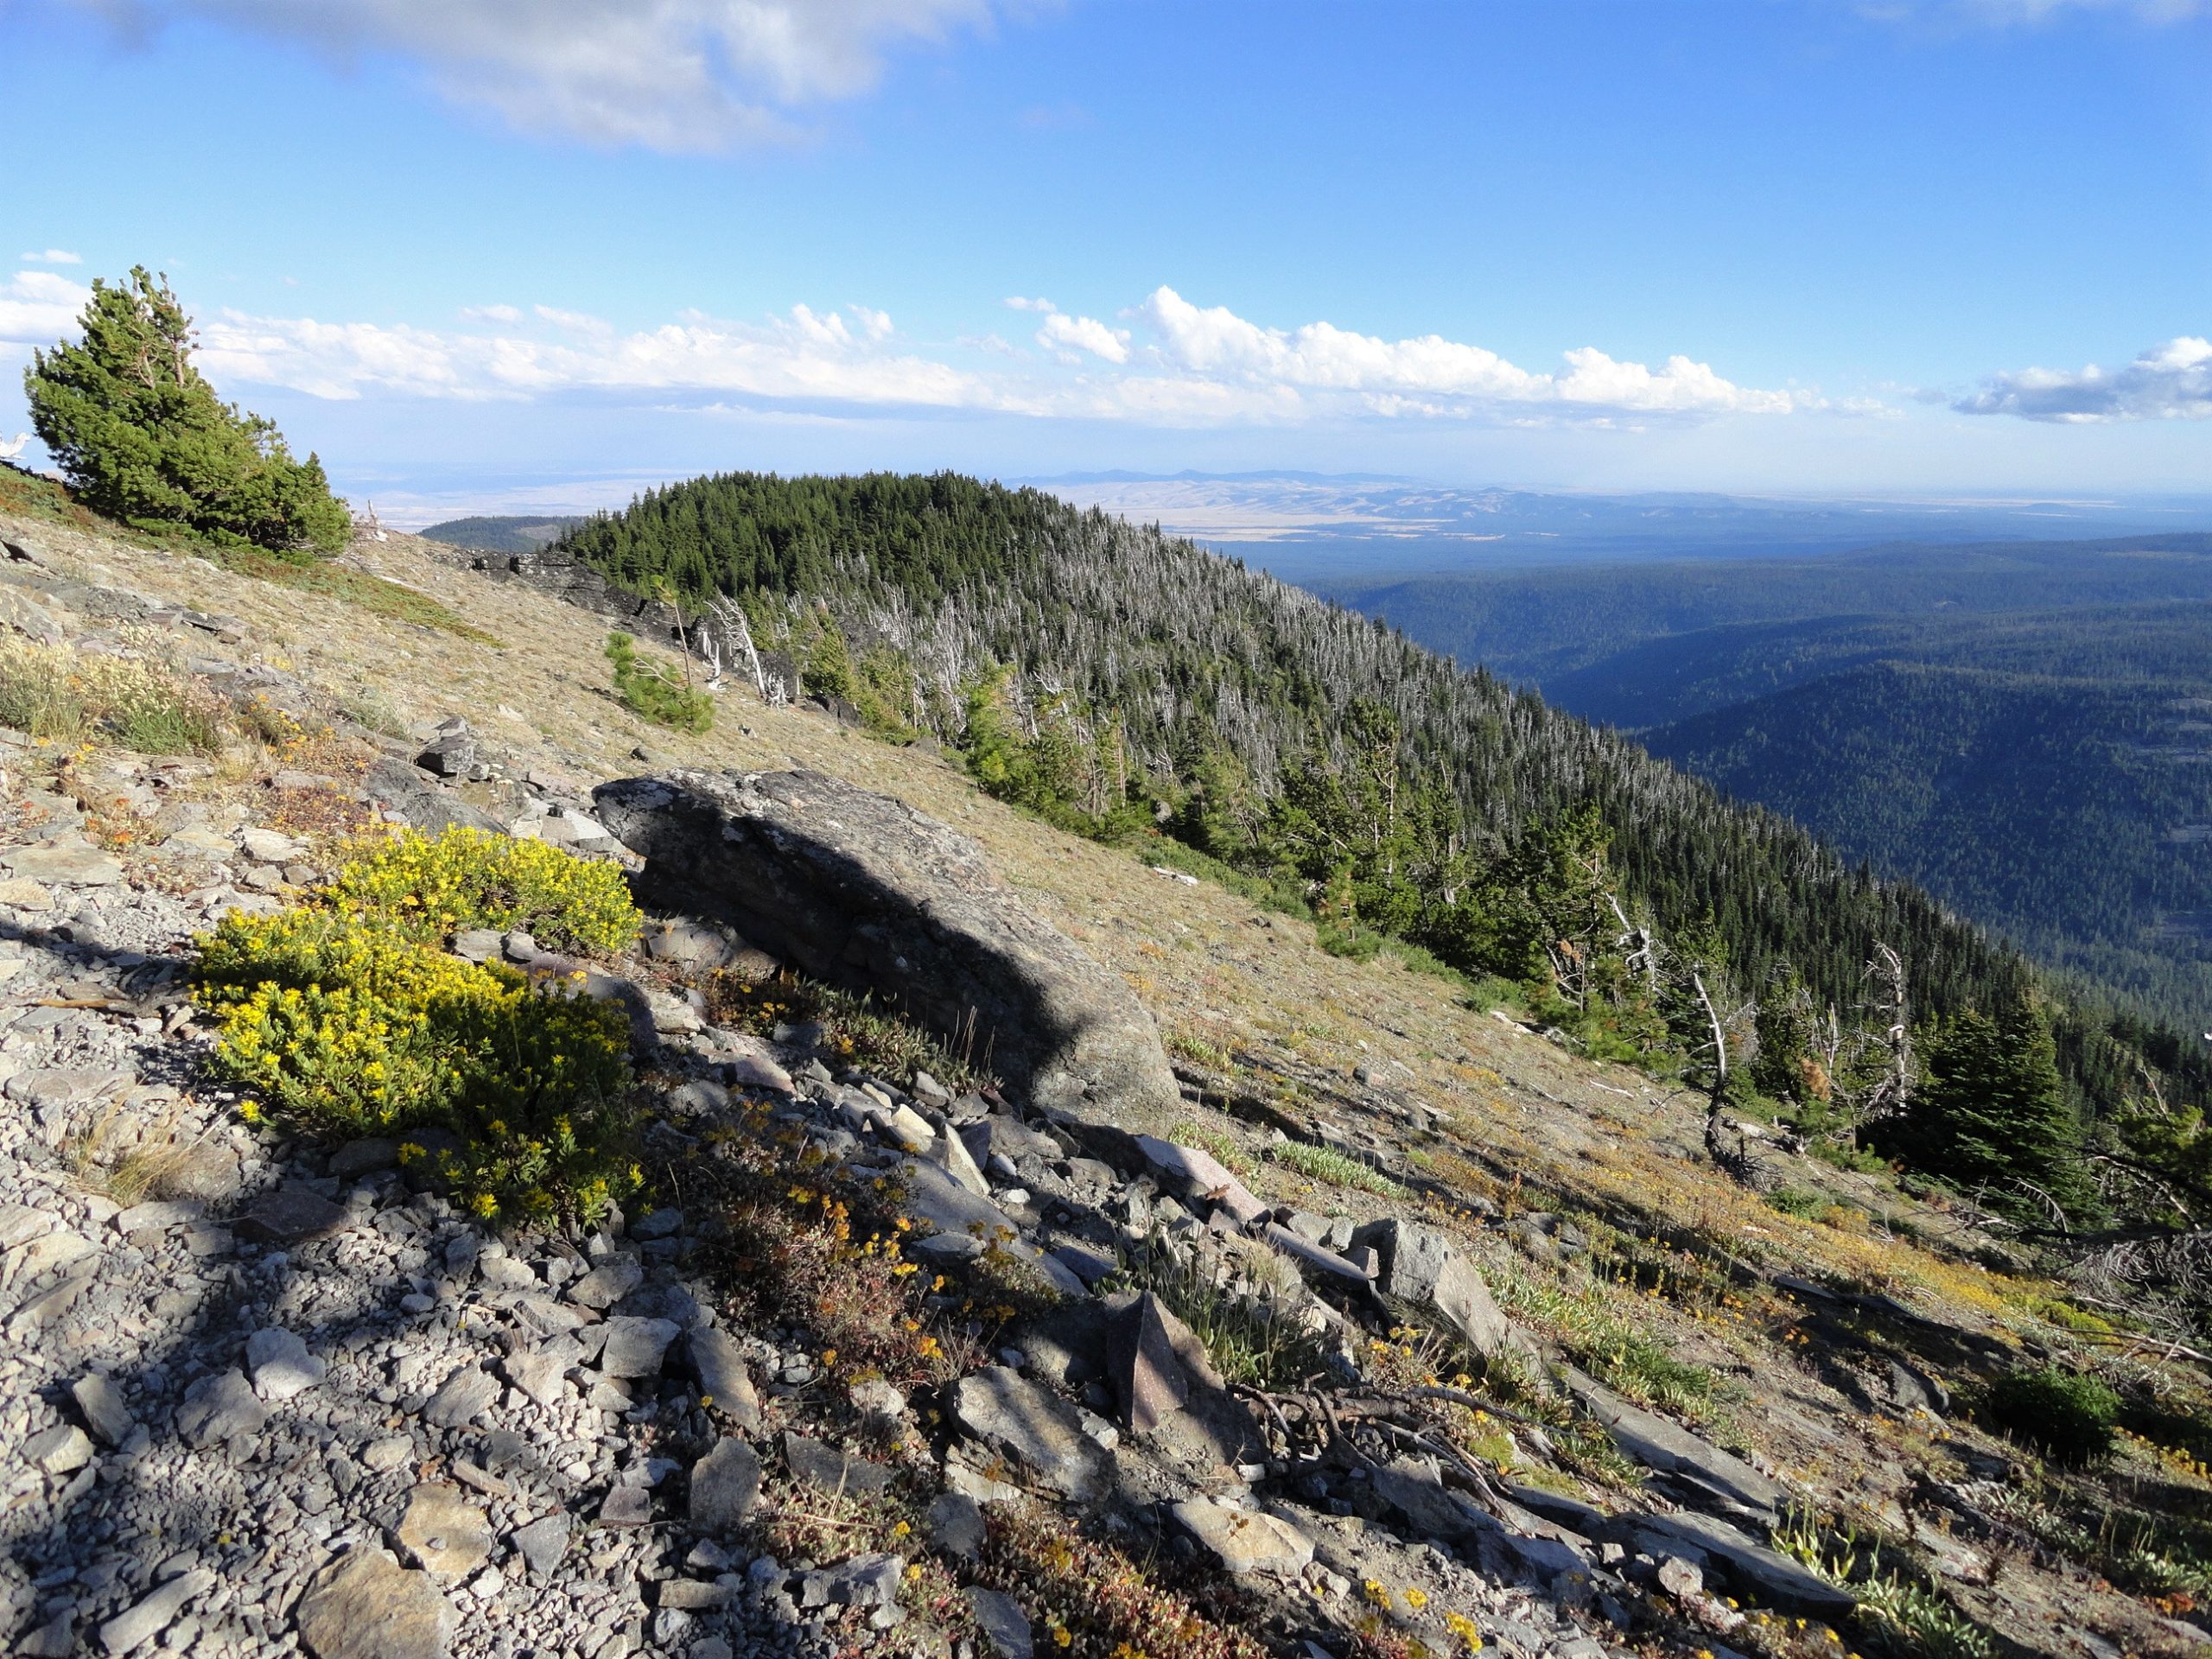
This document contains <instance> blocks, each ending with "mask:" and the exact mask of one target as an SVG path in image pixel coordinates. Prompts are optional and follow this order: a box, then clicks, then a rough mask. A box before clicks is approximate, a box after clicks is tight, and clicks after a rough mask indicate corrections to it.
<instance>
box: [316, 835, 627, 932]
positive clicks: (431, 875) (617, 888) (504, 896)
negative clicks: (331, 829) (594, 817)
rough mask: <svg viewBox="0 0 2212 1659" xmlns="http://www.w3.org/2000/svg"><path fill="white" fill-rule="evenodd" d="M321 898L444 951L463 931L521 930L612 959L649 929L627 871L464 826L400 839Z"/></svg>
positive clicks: (362, 861)
mask: <svg viewBox="0 0 2212 1659" xmlns="http://www.w3.org/2000/svg"><path fill="white" fill-rule="evenodd" d="M323 897H324V900H325V902H326V903H327V904H328V905H330V906H332V907H333V908H334V909H335V910H337V911H338V912H340V913H341V914H343V915H347V916H359V917H366V918H378V919H379V920H381V921H383V922H385V923H387V924H389V925H391V926H394V927H397V928H398V929H399V930H400V931H404V932H405V933H407V934H408V935H410V937H412V938H418V939H423V940H426V941H429V942H430V943H433V944H445V943H446V942H447V941H448V940H449V939H451V938H453V936H454V934H455V933H457V932H459V931H461V930H462V929H464V928H471V927H491V928H498V929H499V930H501V931H506V930H508V929H511V928H521V929H523V930H524V931H527V932H528V933H529V934H530V936H531V938H534V939H536V940H537V943H538V944H541V945H543V946H545V947H546V948H547V949H549V950H581V951H586V952H591V953H595V954H601V955H613V954H614V953H616V952H618V951H621V950H627V949H628V948H629V947H630V946H631V945H632V944H635V943H636V942H637V938H638V931H639V927H640V926H641V925H643V923H644V918H643V917H641V916H640V915H639V913H638V907H637V906H636V905H635V904H633V903H632V902H631V899H630V887H629V883H628V882H627V881H626V880H624V879H623V875H622V871H621V869H620V867H618V866H616V865H613V864H609V863H605V862H601V861H594V860H591V859H584V858H578V857H577V856H576V855H575V854H573V853H567V852H563V851H562V849H559V848H558V847H553V846H549V845H548V844H547V843H546V842H542V841H523V840H519V839H518V838H516V837H514V836H500V835H493V834H491V833H489V832H487V831H486V830H482V829H462V828H461V827H459V826H458V825H456V826H454V828H452V829H447V830H445V831H444V832H443V833H442V834H440V835H438V836H425V835H423V834H421V833H420V832H419V831H415V830H409V831H407V832H405V833H404V834H401V835H397V836H393V837H392V838H391V840H390V841H388V842H382V843H380V844H379V845H378V846H376V847H374V848H372V849H370V850H369V851H367V852H366V853H365V854H363V855H361V856H360V857H359V858H356V859H353V861H350V862H348V863H347V864H346V865H345V866H344V867H343V868H340V870H339V872H338V873H337V875H336V877H335V879H334V880H333V881H332V883H331V885H330V887H328V889H327V891H326V892H325V893H324V895H323Z"/></svg>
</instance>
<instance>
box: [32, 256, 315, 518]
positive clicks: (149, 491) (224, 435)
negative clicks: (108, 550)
mask: <svg viewBox="0 0 2212 1659" xmlns="http://www.w3.org/2000/svg"><path fill="white" fill-rule="evenodd" d="M82 323H83V328H84V340H83V341H82V343H81V344H78V345H71V344H68V343H67V342H66V341H65V342H63V343H61V344H60V345H57V346H54V347H53V348H52V349H51V350H49V351H43V352H35V353H32V354H31V366H30V367H29V369H28V370H27V371H25V372H24V375H23V389H24V392H25V395H26V397H28V399H29V404H30V411H31V424H32V425H33V426H35V428H36V429H38V435H39V437H40V439H41V442H44V443H45V445H46V447H47V448H48V449H50V450H51V451H53V453H54V460H55V461H56V462H57V463H58V464H59V465H60V468H61V472H62V475H63V476H64V477H66V478H67V480H69V485H70V487H71V489H73V491H74V492H75V493H76V494H77V497H78V499H79V500H81V501H83V502H84V503H85V505H87V506H89V507H91V508H92V509H93V510H94V511H95V512H102V513H105V514H106V515H107V516H108V517H110V518H118V519H121V520H123V521H124V522H125V523H126V524H137V525H140V526H145V527H151V528H156V529H159V528H162V527H165V526H173V525H181V526H182V527H184V528H186V529H188V530H190V531H194V532H196V533H198V534H199V535H201V536H204V537H209V538H211V539H213V540H214V541H217V542H219V543H228V544H231V545H238V544H248V545H251V546H255V547H262V548H270V549H274V550H307V549H314V550H321V551H323V552H335V551H336V550H338V549H340V548H341V547H343V546H344V545H345V543H346V532H347V531H348V530H349V528H350V527H351V524H352V519H351V518H350V517H349V516H348V515H347V513H346V504H345V503H344V502H342V501H340V500H338V499H335V498H334V497H333V496H332V495H331V493H330V484H329V480H327V478H325V477H324V475H323V471H322V463H321V461H318V460H316V459H315V456H313V455H309V456H308V458H307V460H306V461H294V460H293V459H292V454H291V451H290V450H289V449H288V448H286V447H285V443H284V440H283V435H281V434H279V433H278V432H277V429H276V427H275V426H274V425H273V424H271V423H270V422H268V421H265V420H264V419H262V418H261V417H260V416H257V415H248V414H245V413H242V412H241V411H240V410H238V408H236V407H235V406H234V405H232V404H225V403H224V402H223V401H222V400H221V399H220V398H219V397H216V395H215V390H214V388H213V386H210V385H208V384H207V380H206V379H205V378H202V377H201V375H200V371H199V370H198V369H196V368H194V366H193V365H192V321H191V319H190V318H188V317H187V316H186V315H184V308H182V307H181V306H180V305H179V304H178V303H177V301H176V296H175V295H174V294H172V293H171V292H170V291H169V287H168V282H167V281H166V280H162V281H156V278H155V277H153V276H152V275H150V274H149V272H148V271H147V270H146V269H145V267H144V266H143V265H142V266H139V267H137V269H135V270H132V271H131V273H130V276H129V277H126V278H124V280H123V281H122V282H120V283H115V284H113V285H112V286H111V285H110V284H108V283H105V282H102V281H99V280H98V279H95V280H94V282H93V283H92V298H91V299H90V300H89V301H88V302H86V306H85V313H84V316H83V318H82Z"/></svg>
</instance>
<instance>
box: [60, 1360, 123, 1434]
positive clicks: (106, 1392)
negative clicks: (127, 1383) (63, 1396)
mask: <svg viewBox="0 0 2212 1659" xmlns="http://www.w3.org/2000/svg"><path fill="white" fill-rule="evenodd" d="M69 1393H70V1396H71V1397H72V1398H73V1399H74V1400H75V1401H76V1402H77V1409H78V1410H79V1411H80V1412H82V1413H84V1414H85V1426H86V1427H87V1428H89V1429H91V1430H92V1435H93V1438H95V1439H96V1440H99V1441H100V1443H101V1444H102V1445H104V1446H121V1445H122V1444H123V1443H124V1441H125V1440H129V1439H130V1431H131V1430H132V1429H133V1428H136V1427H137V1423H135V1422H134V1421H132V1420H131V1416H130V1408H129V1407H128V1406H126V1405H124V1403H123V1390H122V1389H118V1388H117V1387H116V1386H115V1384H114V1383H111V1382H110V1381H109V1380H108V1379H107V1378H106V1377H104V1376H100V1375H99V1373H98V1372H97V1371H93V1372H88V1373H86V1375H85V1376H80V1377H79V1378H78V1379H77V1381H76V1383H75V1384H74V1386H73V1387H72V1388H71V1389H70V1390H69Z"/></svg>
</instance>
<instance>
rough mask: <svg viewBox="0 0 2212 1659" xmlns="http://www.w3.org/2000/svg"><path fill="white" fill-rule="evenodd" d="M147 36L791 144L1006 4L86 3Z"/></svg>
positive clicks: (534, 125) (514, 102) (706, 144)
mask: <svg viewBox="0 0 2212 1659" xmlns="http://www.w3.org/2000/svg"><path fill="white" fill-rule="evenodd" d="M79 3H81V4H85V5H87V6H90V7H92V8H93V9H96V10H102V11H105V12H107V13H110V14H111V15H113V16H117V17H118V19H119V20H121V21H124V22H126V23H127V24H129V25H130V26H131V27H132V28H133V29H137V30H144V29H150V28H151V27H153V26H155V25H157V24H159V23H161V22H167V21H168V20H171V19H175V18H181V17H200V18H211V19H213V20H216V21H218V22H226V23H230V24H233V25H236V26H238V27H241V28H245V29H255V30H257V31H260V32H262V33H265V34H270V35H283V36H288V37H290V38H293V39H296V40H300V41H305V42H306V43H308V45H311V46H314V47H315V48H320V49H321V50H323V51H326V52H327V53H329V54H332V55H334V56H336V57H339V58H340V59H350V58H352V57H353V56H355V55H357V54H361V53H365V52H369V53H391V54H396V55H397V56H398V57H400V58H403V59H405V60H410V61H411V62H413V63H415V64H416V65H418V66H419V67H421V68H422V69H423V71H424V72H425V73H426V74H427V75H428V77H429V81H430V83H431V85H432V86H435V88H436V89H437V91H438V92H440V93H441V94H442V95H443V96H444V97H446V98H448V99H451V100H452V101H453V102H454V103H457V104H464V105H481V106H484V107H487V108H490V109H492V110H494V111H498V112H499V114H500V115H501V116H502V117H504V118H505V119H506V120H507V121H509V122H510V123H512V124H513V125H515V126H517V127H521V128H524V129H528V130H539V131H554V132H561V133H566V134H569V135H571V136H573V137H579V138H582V139H585V140H587V141H589V142H591V143H606V144H641V145H644V146H645V147H646V148H648V149H661V150H671V151H697V150H715V149H727V148H728V147H730V146H732V145H734V144H739V143H747V142H755V141H760V140H763V139H778V138H784V137H789V136H791V131H792V124H791V120H790V118H789V112H790V111H794V110H796V109H798V108H801V107H803V106H804V105H810V104H815V103H819V102H821V101H823V100H825V99H842V98H851V97H854V96H855V95H857V94H859V93H861V92H867V91H868V90H869V89H870V88H872V87H873V86H874V85H875V84H876V82H877V80H878V79H880V76H881V74H882V72H883V65H884V60H885V59H886V57H887V55H888V54H890V53H891V52H892V51H893V50H895V49H896V48H899V47H901V46H903V45H906V44H908V43H911V42H914V41H942V40H944V39H945V38H946V37H948V36H949V35H952V34H954V33H956V32H957V31H959V30H962V29H985V28H988V26H989V25H990V23H991V22H992V19H993V16H994V11H995V7H996V5H997V3H998V0H526V3H520V4H518V3H517V0H438V3H436V4H425V3H423V0H79Z"/></svg>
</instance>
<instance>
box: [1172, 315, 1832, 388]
mask: <svg viewBox="0 0 2212 1659" xmlns="http://www.w3.org/2000/svg"><path fill="white" fill-rule="evenodd" d="M1139 315H1141V316H1142V317H1143V319H1144V320H1145V321H1146V322H1147V323H1148V324H1149V325H1150V326H1151V327H1152V328H1153V330H1154V333H1155V334H1158V335H1159V336H1160V342H1161V351H1162V353H1164V354H1165V356H1166V358H1167V359H1168V360H1169V361H1170V362H1172V363H1173V364H1174V365H1177V366H1178V367H1180V368H1183V369H1185V370H1189V371H1192V372H1196V373H1199V374H1208V375H1224V376H1229V377H1233V378H1238V379H1242V380H1244V381H1247V382H1255V383H1262V384H1267V383H1272V384H1274V385H1281V386H1285V387H1289V388H1294V389H1306V390H1311V391H1326V392H1350V393H1356V394H1359V395H1360V396H1361V397H1363V398H1364V399H1365V400H1366V402H1367V406H1368V407H1369V408H1370V409H1372V410H1374V411H1375V412H1376V413H1380V414H1391V415H1406V414H1441V413H1446V412H1465V407H1466V406H1467V405H1469V404H1521V403H1551V404H1573V405H1580V406H1603V407H1605V408H1608V409H1615V410H1624V411H1638V412H1650V413H1665V414H1718V413H1724V412H1749V413H1758V414H1779V413H1783V412H1785V411H1787V410H1789V409H1791V408H1793V407H1795V406H1796V404H1797V402H1798V401H1799V400H1798V399H1797V397H1796V396H1795V395H1794V394H1792V393H1789V392H1783V391H1753V390H1751V389H1749V388H1746V387H1742V386H1738V385H1734V384H1733V383H1732V382H1730V381H1728V380H1726V379H1723V378H1721V377H1720V376H1719V375H1718V374H1716V373H1715V372H1713V369H1712V368H1711V367H1710V366H1708V365H1706V364H1703V363H1698V362H1694V361H1693V360H1691V359H1689V358H1687V357H1681V356H1677V357H1671V358H1669V359H1668V360H1667V364H1666V366H1665V367H1663V368H1661V369H1652V368H1649V367H1647V366H1646V365H1643V364H1641V363H1624V362H1618V361H1616V360H1615V359H1612V358H1611V357H1609V356H1607V355H1606V354H1605V353H1604V352H1601V351H1599V350H1598V349H1597V348H1596V347H1594V346H1582V347H1579V348H1577V349H1575V350H1573V351H1570V352H1568V353H1567V354H1566V358H1567V372H1565V373H1564V374H1543V373H1536V372H1531V371H1529V370H1527V369H1523V368H1520V367H1517V366H1516V365H1514V364H1511V363H1509V362H1507V361H1506V360H1505V359H1503V358H1502V357H1500V356H1499V355H1498V354H1497V353H1495V352H1492V351H1489V350H1487V349H1485V348H1484V347H1483V346H1472V345H1468V344H1465V342H1462V341H1459V340H1446V339H1445V338H1444V337H1443V336H1442V335H1440V334H1423V335H1420V336H1418V337H1416V338H1414V339H1409V340H1383V339H1380V338H1378V337H1376V336H1375V335H1372V334H1357V333H1354V332H1352V331H1351V330H1350V329H1345V328H1339V327H1336V326H1335V325H1334V324H1332V323H1328V322H1310V323H1307V324H1306V325H1304V326H1303V327H1299V328H1296V329H1291V330H1284V329H1281V328H1268V327H1262V326H1261V325H1259V324H1257V323H1255V322H1250V321H1247V320H1246V319H1244V318H1243V317H1240V316H1238V315H1236V313H1235V312H1233V311H1231V310H1230V309H1229V308H1227V307H1226V306H1208V307H1199V306H1197V305H1193V304H1192V303H1191V302H1190V301H1188V300H1186V299H1185V298H1184V297H1183V296H1181V295H1179V294H1178V293H1177V292H1176V291H1175V290H1174V289H1172V288H1166V287H1162V288H1159V289H1154V291H1153V293H1152V294H1151V296H1149V297H1148V298H1147V300H1146V301H1145V302H1144V303H1143V305H1142V306H1141V307H1140V308H1139ZM1437 399H1446V400H1452V401H1451V402H1450V403H1448V404H1447V403H1440V402H1437V401H1435V400H1437Z"/></svg>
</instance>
